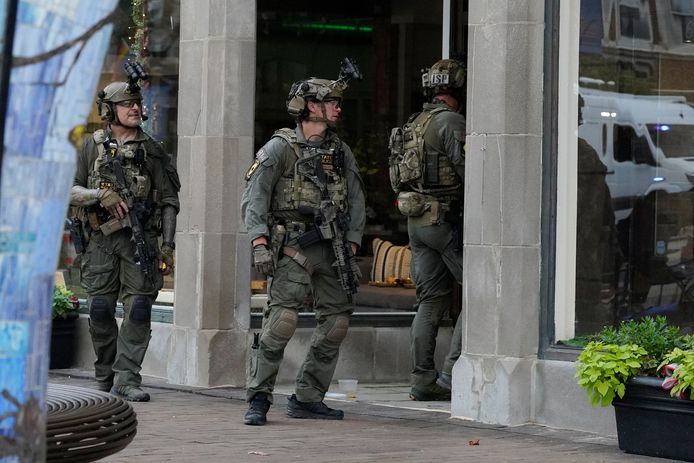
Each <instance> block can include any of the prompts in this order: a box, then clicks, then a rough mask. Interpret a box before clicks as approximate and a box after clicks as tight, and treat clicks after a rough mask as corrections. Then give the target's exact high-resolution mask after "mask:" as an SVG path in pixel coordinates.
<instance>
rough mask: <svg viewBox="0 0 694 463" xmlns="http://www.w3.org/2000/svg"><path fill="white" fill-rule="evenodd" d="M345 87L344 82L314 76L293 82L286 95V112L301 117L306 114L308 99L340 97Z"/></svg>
mask: <svg viewBox="0 0 694 463" xmlns="http://www.w3.org/2000/svg"><path fill="white" fill-rule="evenodd" d="M346 88H347V83H346V82H342V81H340V80H328V79H318V78H316V77H310V78H308V79H306V80H299V81H297V82H294V83H293V84H292V87H291V89H290V90H289V95H287V112H288V113H289V115H290V116H292V117H297V118H302V117H304V116H305V115H306V114H307V109H306V104H307V103H308V102H309V101H312V100H315V101H324V100H336V99H342V92H343V91H344V90H345V89H346Z"/></svg>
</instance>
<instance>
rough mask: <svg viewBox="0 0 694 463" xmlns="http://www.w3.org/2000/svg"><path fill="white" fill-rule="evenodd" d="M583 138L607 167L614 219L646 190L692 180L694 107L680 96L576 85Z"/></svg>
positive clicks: (674, 188) (679, 187) (670, 188)
mask: <svg viewBox="0 0 694 463" xmlns="http://www.w3.org/2000/svg"><path fill="white" fill-rule="evenodd" d="M579 93H580V95H581V96H582V97H583V100H584V107H583V124H582V125H581V126H579V129H578V136H579V137H581V138H584V139H585V140H586V141H587V142H588V143H589V144H590V145H591V146H592V147H593V148H594V149H595V151H596V152H597V153H598V156H599V157H600V160H601V161H602V162H603V163H604V164H605V165H606V166H607V170H608V175H607V177H606V180H607V184H608V187H609V189H610V194H611V196H612V204H613V206H614V211H615V219H616V220H617V221H619V220H621V219H624V218H626V217H628V216H629V214H630V213H631V207H632V204H633V202H634V200H636V199H638V198H643V197H644V196H646V195H648V194H649V193H651V192H652V191H659V190H660V191H666V192H668V193H679V192H683V191H688V190H691V189H692V185H693V183H694V109H693V108H692V107H691V106H690V105H689V104H688V103H687V100H686V99H685V97H683V96H641V95H631V94H625V93H615V92H607V91H604V90H596V89H590V88H584V87H581V88H580V89H579Z"/></svg>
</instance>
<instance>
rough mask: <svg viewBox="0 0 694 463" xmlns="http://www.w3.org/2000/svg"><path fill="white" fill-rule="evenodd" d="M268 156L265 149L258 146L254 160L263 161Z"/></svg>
mask: <svg viewBox="0 0 694 463" xmlns="http://www.w3.org/2000/svg"><path fill="white" fill-rule="evenodd" d="M269 157H270V155H269V154H267V151H265V148H260V149H259V150H258V152H257V153H256V154H255V160H256V161H257V162H258V163H262V162H263V161H265V160H266V159H267V158H269Z"/></svg>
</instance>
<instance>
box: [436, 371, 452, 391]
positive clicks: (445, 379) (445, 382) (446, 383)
mask: <svg viewBox="0 0 694 463" xmlns="http://www.w3.org/2000/svg"><path fill="white" fill-rule="evenodd" d="M451 380H452V378H451V375H449V374H448V373H443V372H441V374H440V375H439V377H438V378H436V384H438V385H439V386H441V387H442V388H444V389H447V390H449V391H450V390H451Z"/></svg>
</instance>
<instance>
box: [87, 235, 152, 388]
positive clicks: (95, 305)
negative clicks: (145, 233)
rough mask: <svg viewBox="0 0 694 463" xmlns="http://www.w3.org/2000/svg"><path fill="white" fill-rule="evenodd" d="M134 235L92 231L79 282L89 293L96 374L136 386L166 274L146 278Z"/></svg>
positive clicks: (97, 377)
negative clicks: (118, 312)
mask: <svg viewBox="0 0 694 463" xmlns="http://www.w3.org/2000/svg"><path fill="white" fill-rule="evenodd" d="M130 235H131V233H130V229H123V230H119V231H117V232H115V233H113V234H111V235H109V236H103V235H102V234H101V233H100V232H96V233H93V234H92V237H91V240H90V242H89V245H88V246H87V251H86V252H85V254H84V256H83V257H82V263H81V283H82V287H83V288H84V289H85V291H86V292H87V295H88V298H87V306H88V307H89V332H90V334H91V338H92V344H93V346H94V352H95V354H96V361H95V362H94V370H95V376H96V379H97V380H99V381H106V382H108V381H111V380H112V379H113V382H114V384H117V385H131V386H138V385H140V384H141V382H142V377H141V376H140V370H141V368H142V361H143V360H144V357H145V352H146V351H147V346H148V345H149V340H150V338H151V330H150V326H151V321H150V320H151V308H152V304H153V303H154V300H155V299H156V297H157V294H158V292H159V290H160V289H161V287H162V284H163V277H162V274H161V272H159V271H156V270H155V271H154V275H155V277H154V284H152V283H151V282H150V281H148V280H147V278H146V277H145V275H144V273H143V272H142V271H141V270H140V267H139V266H138V265H137V264H136V262H135V244H134V243H133V242H132V240H131V239H130ZM150 242H151V243H156V237H155V236H152V237H150ZM154 247H155V248H156V247H157V246H156V244H154ZM119 298H120V300H121V301H122V302H123V309H124V315H123V322H122V323H121V326H120V329H119V328H118V324H117V323H116V302H117V301H118V299H119Z"/></svg>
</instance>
